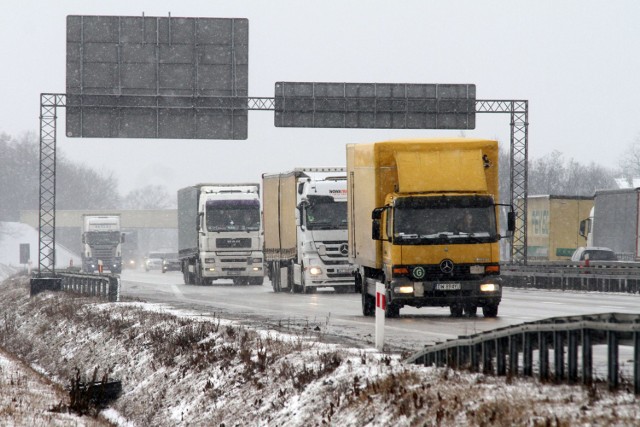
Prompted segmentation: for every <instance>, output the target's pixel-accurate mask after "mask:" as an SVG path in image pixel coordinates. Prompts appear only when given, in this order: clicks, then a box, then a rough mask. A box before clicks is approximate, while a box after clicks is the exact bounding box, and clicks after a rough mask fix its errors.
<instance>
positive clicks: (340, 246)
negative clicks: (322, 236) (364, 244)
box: [322, 241, 349, 258]
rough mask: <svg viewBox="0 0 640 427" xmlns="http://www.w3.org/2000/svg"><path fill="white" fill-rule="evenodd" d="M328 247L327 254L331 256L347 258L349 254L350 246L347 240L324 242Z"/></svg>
mask: <svg viewBox="0 0 640 427" xmlns="http://www.w3.org/2000/svg"><path fill="white" fill-rule="evenodd" d="M322 243H324V246H325V248H326V249H327V253H326V256H327V257H329V258H346V257H347V255H349V250H348V249H349V247H348V245H347V242H346V241H330V242H322Z"/></svg>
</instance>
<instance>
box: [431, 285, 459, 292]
mask: <svg viewBox="0 0 640 427" xmlns="http://www.w3.org/2000/svg"><path fill="white" fill-rule="evenodd" d="M459 290H460V283H436V291H459Z"/></svg>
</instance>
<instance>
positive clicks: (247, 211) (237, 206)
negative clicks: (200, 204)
mask: <svg viewBox="0 0 640 427" xmlns="http://www.w3.org/2000/svg"><path fill="white" fill-rule="evenodd" d="M206 219H207V231H258V230H260V202H259V201H257V200H209V201H207V213H206Z"/></svg>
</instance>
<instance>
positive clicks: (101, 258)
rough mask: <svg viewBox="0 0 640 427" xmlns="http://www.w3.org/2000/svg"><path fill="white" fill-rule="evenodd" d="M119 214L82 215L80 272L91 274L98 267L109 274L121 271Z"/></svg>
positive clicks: (98, 269)
mask: <svg viewBox="0 0 640 427" xmlns="http://www.w3.org/2000/svg"><path fill="white" fill-rule="evenodd" d="M122 243H124V233H122V232H121V228H120V214H108V215H94V214H84V215H82V257H81V258H82V271H84V272H87V273H93V272H94V271H100V267H102V269H104V270H109V271H110V272H111V273H116V274H117V273H120V272H121V271H122Z"/></svg>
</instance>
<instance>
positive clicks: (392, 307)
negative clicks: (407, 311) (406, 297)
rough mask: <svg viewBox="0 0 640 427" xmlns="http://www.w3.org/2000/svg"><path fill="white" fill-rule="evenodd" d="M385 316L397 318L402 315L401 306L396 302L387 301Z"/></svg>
mask: <svg viewBox="0 0 640 427" xmlns="http://www.w3.org/2000/svg"><path fill="white" fill-rule="evenodd" d="M384 317H386V318H387V319H395V318H396V317H400V307H398V306H397V305H396V304H393V303H390V302H387V309H386V310H385V311H384Z"/></svg>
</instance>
